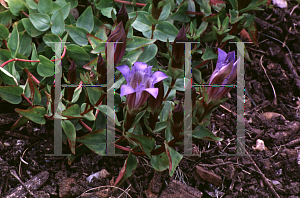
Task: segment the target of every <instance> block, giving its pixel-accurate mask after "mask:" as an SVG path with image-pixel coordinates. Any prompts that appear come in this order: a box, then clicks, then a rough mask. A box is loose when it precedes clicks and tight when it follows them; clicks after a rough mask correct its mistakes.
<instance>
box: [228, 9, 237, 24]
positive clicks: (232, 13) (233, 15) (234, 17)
mask: <svg viewBox="0 0 300 198" xmlns="http://www.w3.org/2000/svg"><path fill="white" fill-rule="evenodd" d="M229 14H230V20H229V21H230V23H231V24H234V23H236V20H237V18H238V11H235V10H230V9H229Z"/></svg>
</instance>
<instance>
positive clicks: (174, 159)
mask: <svg viewBox="0 0 300 198" xmlns="http://www.w3.org/2000/svg"><path fill="white" fill-rule="evenodd" d="M165 147H166V154H167V157H168V160H169V175H170V177H172V176H173V174H174V171H175V169H176V167H177V166H178V164H179V162H180V161H181V159H182V158H183V156H182V155H181V154H180V153H178V152H177V151H176V150H174V149H173V148H171V147H169V145H168V144H167V143H166V142H165Z"/></svg>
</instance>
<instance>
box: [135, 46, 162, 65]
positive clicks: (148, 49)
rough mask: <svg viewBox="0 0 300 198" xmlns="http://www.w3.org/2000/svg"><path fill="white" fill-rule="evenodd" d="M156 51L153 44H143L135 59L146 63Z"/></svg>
mask: <svg viewBox="0 0 300 198" xmlns="http://www.w3.org/2000/svg"><path fill="white" fill-rule="evenodd" d="M157 51H158V48H157V46H156V45H155V44H151V45H147V46H145V48H144V51H143V53H142V54H141V55H140V56H139V58H138V60H137V61H138V62H144V63H147V62H148V61H150V60H152V59H153V58H154V57H155V56H156V54H157Z"/></svg>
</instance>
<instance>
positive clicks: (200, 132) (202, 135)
mask: <svg viewBox="0 0 300 198" xmlns="http://www.w3.org/2000/svg"><path fill="white" fill-rule="evenodd" d="M192 135H193V137H194V138H197V139H203V140H208V141H222V140H223V139H222V138H219V137H217V136H215V135H214V134H213V133H212V132H211V131H210V130H208V129H207V128H205V127H204V126H202V125H200V126H197V127H196V128H195V130H194V131H193V134H192Z"/></svg>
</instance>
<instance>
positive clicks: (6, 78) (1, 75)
mask: <svg viewBox="0 0 300 198" xmlns="http://www.w3.org/2000/svg"><path fill="white" fill-rule="evenodd" d="M0 79H1V80H2V81H3V82H4V83H6V84H8V85H18V81H17V79H16V78H15V77H14V76H13V75H11V74H10V73H9V72H8V71H6V69H4V68H3V67H0Z"/></svg>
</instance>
